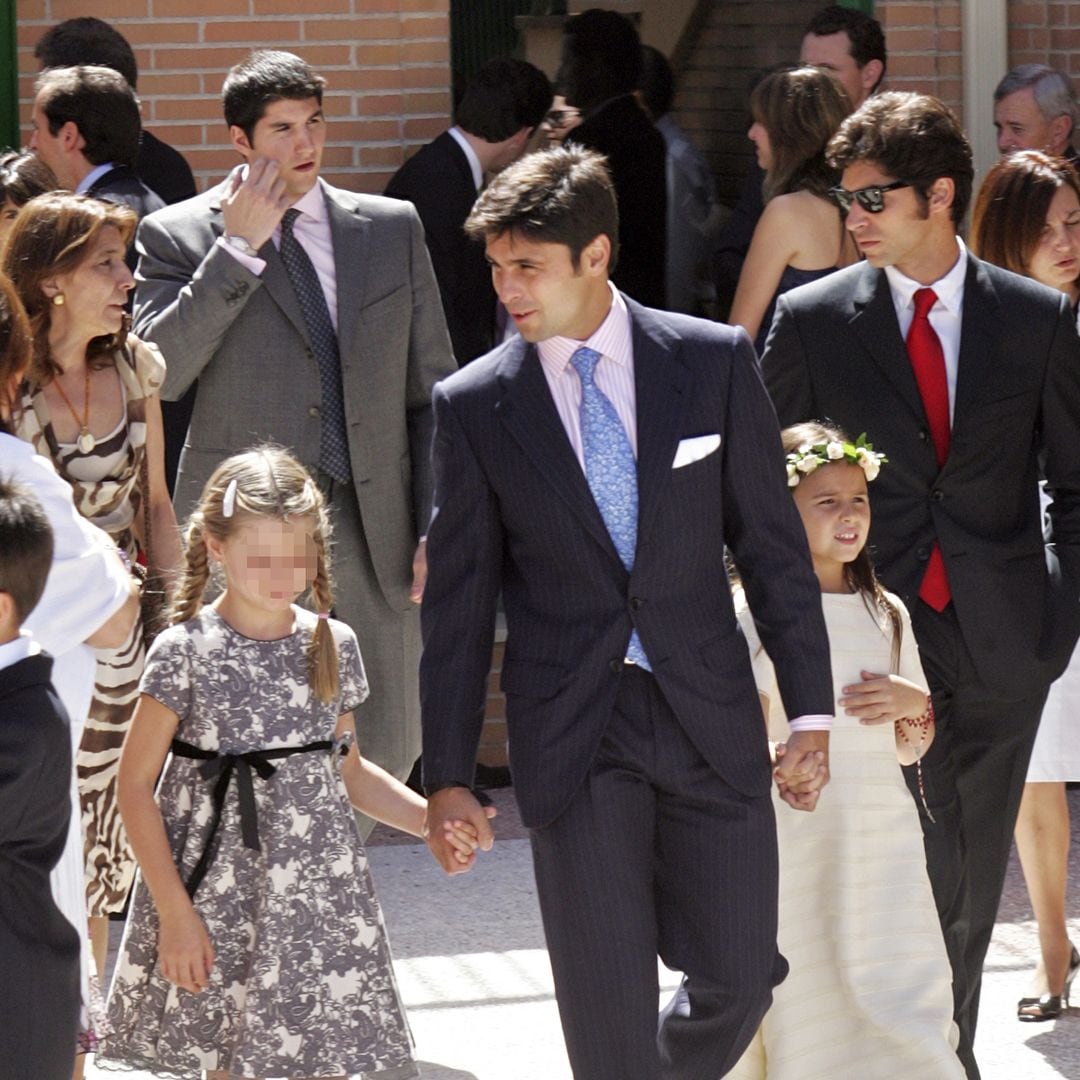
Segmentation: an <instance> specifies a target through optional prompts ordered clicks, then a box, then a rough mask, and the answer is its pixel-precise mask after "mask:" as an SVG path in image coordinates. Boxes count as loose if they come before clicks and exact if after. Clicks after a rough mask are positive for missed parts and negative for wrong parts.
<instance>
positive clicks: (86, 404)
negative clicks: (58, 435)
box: [53, 364, 97, 454]
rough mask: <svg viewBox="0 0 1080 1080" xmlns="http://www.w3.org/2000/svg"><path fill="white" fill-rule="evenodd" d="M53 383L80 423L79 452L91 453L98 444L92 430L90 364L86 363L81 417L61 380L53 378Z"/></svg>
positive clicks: (77, 439) (76, 441)
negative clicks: (65, 391)
mask: <svg viewBox="0 0 1080 1080" xmlns="http://www.w3.org/2000/svg"><path fill="white" fill-rule="evenodd" d="M53 384H54V385H55V386H56V392H57V393H58V394H59V395H60V397H61V398H63V401H64V404H65V405H66V406H67V407H68V411H69V412H70V413H71V415H72V416H73V417H74V419H75V423H76V424H78V425H79V434H78V437H77V438H76V439H75V445H76V446H77V447H78V448H79V453H80V454H89V453H91V451H93V449H94V447H95V446H97V439H95V438H94V435H93V432H91V430H90V365H89V364H87V365H86V382H85V384H84V387H83V414H82V417H81V418H80V416H79V414H78V413H77V412H76V411H75V406H74V405H72V404H71V400H70V399H69V398H68V396H67V394H65V393H64V388H63V387H62V386H61V385H60V380H59V379H53Z"/></svg>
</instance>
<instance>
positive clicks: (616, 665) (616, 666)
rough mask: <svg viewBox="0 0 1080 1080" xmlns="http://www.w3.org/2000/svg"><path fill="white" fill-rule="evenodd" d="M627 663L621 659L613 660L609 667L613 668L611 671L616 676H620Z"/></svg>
mask: <svg viewBox="0 0 1080 1080" xmlns="http://www.w3.org/2000/svg"><path fill="white" fill-rule="evenodd" d="M625 663H626V661H625V660H622V659H619V660H612V661H611V662H610V663H609V664H608V667H609V668H611V670H612V672H613V673H614V674H616V675H618V674H619V673H620V672H621V671H622V669H623V665H624V664H625Z"/></svg>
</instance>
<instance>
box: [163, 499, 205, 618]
mask: <svg viewBox="0 0 1080 1080" xmlns="http://www.w3.org/2000/svg"><path fill="white" fill-rule="evenodd" d="M184 560H185V561H184V570H183V574H182V575H181V577H180V581H179V583H178V584H177V586H176V595H175V597H174V598H173V603H172V609H171V610H170V612H169V622H170V623H171V624H173V625H175V624H176V623H182V622H187V621H188V619H194V618H195V616H196V615H198V614H199V610H200V608H202V603H203V594H204V593H205V592H206V583H207V581H209V580H210V556H209V554H208V553H207V550H206V538H205V536H204V535H203V524H202V519H201V518H200V516H199V515H198V514H193V515H192V517H191V521H190V522H189V523H188V528H187V543H186V544H185V546H184Z"/></svg>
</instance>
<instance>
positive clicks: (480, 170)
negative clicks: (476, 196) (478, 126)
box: [450, 124, 484, 191]
mask: <svg viewBox="0 0 1080 1080" xmlns="http://www.w3.org/2000/svg"><path fill="white" fill-rule="evenodd" d="M450 137H451V138H452V139H453V140H454V142H456V143H457V144H458V146H460V147H461V149H462V150H463V151H464V153H465V157H466V159H467V160H468V162H469V168H470V169H471V170H472V178H473V184H474V185H475V186H476V190H477V191H479V190H480V189H481V188H482V187H483V186H484V167H483V165H481V164H480V159H479V158H478V157H477V156H476V151H475V150H474V149H473V148H472V146H471V145H470V144H469V140H468V139H466V138H465V133H464V132H463V131H462V130H461V128H459V127H458V126H457V124H455V125H454V126H453V127H452V128H450Z"/></svg>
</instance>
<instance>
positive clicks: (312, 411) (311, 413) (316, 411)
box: [307, 405, 319, 416]
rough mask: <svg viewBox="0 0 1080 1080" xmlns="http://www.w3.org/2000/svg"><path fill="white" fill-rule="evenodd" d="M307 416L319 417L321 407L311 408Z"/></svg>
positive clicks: (314, 406) (313, 406)
mask: <svg viewBox="0 0 1080 1080" xmlns="http://www.w3.org/2000/svg"><path fill="white" fill-rule="evenodd" d="M307 414H308V416H318V415H319V406H318V405H312V406H311V408H310V409H308V411H307Z"/></svg>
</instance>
